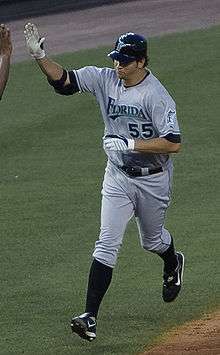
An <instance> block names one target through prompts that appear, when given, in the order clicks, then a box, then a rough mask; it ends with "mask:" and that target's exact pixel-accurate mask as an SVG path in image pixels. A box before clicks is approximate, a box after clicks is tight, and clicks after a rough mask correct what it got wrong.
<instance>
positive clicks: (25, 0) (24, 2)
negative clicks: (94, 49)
mask: <svg viewBox="0 0 220 355" xmlns="http://www.w3.org/2000/svg"><path fill="white" fill-rule="evenodd" d="M129 1H136V0H114V4H116V3H120V2H129ZM112 4H113V1H112V0H74V1H71V0H55V1H54V0H0V22H5V21H12V20H17V19H20V18H23V17H26V16H41V15H45V14H50V13H57V12H65V11H74V10H82V9H85V8H92V7H96V6H101V5H112Z"/></svg>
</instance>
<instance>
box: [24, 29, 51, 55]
mask: <svg viewBox="0 0 220 355" xmlns="http://www.w3.org/2000/svg"><path fill="white" fill-rule="evenodd" d="M24 28H25V30H24V37H25V40H26V46H27V49H28V51H29V53H30V54H31V56H32V57H34V58H35V59H42V58H44V57H45V55H46V54H45V51H44V49H43V43H44V41H45V38H44V37H43V38H41V37H40V35H39V33H38V29H37V26H36V25H34V24H33V23H30V22H29V23H27V24H26V25H25V27H24Z"/></svg>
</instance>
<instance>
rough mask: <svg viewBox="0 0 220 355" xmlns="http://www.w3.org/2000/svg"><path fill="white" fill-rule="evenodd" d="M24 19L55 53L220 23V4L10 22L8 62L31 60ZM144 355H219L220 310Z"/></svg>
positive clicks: (151, 4)
mask: <svg viewBox="0 0 220 355" xmlns="http://www.w3.org/2000/svg"><path fill="white" fill-rule="evenodd" d="M27 21H33V22H34V23H36V24H37V25H38V26H39V28H40V31H41V33H42V35H45V36H46V49H47V52H48V53H50V54H51V55H52V54H53V55H54V54H59V53H63V52H72V51H76V50H79V49H83V48H94V47H97V46H101V45H112V43H113V41H114V40H115V39H116V38H117V36H118V34H120V33H123V32H127V31H133V32H138V33H141V34H143V35H145V36H148V37H150V36H155V35H161V34H165V33H172V32H177V31H178V32H181V31H188V30H192V29H199V28H206V27H209V26H212V25H217V24H220V1H219V0H212V1H210V0H147V1H146V0H140V1H135V2H129V3H127V4H125V3H122V4H120V3H119V4H115V5H109V6H101V7H97V8H92V9H88V10H81V11H74V12H68V13H60V14H54V15H45V16H42V17H37V18H26V19H24V20H18V21H14V22H11V23H9V26H10V28H11V31H12V39H13V47H14V51H13V62H18V61H22V60H29V59H30V58H29V56H28V54H27V53H26V49H25V45H24V39H23V26H24V23H26V22H27ZM73 65H74V63H73ZM144 354H145V355H153V354H154V355H155V354H157V355H165V354H166V355H181V354H183V355H186V354H187V355H192V354H197V355H217V354H220V312H218V313H216V314H215V315H214V316H209V317H206V318H204V319H202V320H200V321H194V322H192V323H190V324H186V325H185V326H183V327H181V328H179V329H178V330H175V331H173V332H171V333H170V337H169V338H168V339H167V340H166V341H165V342H164V343H163V345H160V346H157V347H156V348H154V349H151V350H150V351H148V352H145V353H144Z"/></svg>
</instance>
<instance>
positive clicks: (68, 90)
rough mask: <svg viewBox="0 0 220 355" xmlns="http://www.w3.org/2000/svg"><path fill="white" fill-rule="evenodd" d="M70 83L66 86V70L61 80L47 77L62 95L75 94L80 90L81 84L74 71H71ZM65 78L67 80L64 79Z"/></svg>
mask: <svg viewBox="0 0 220 355" xmlns="http://www.w3.org/2000/svg"><path fill="white" fill-rule="evenodd" d="M68 73H69V78H70V84H68V85H65V86H64V82H65V81H66V77H67V73H66V71H65V70H64V71H63V75H62V77H61V79H60V80H54V81H53V80H50V79H47V80H48V82H49V84H50V85H51V86H53V88H54V90H55V92H56V93H57V94H60V95H66V96H68V95H73V94H75V93H76V92H79V91H80V89H79V86H78V84H77V80H76V76H75V74H74V72H73V71H69V72H68ZM64 79H65V80H64Z"/></svg>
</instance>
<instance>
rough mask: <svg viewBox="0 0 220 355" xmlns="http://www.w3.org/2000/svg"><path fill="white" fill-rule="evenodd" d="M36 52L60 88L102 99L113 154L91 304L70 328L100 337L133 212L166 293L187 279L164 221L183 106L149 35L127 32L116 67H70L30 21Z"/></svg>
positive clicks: (30, 44)
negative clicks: (150, 48) (158, 66)
mask: <svg viewBox="0 0 220 355" xmlns="http://www.w3.org/2000/svg"><path fill="white" fill-rule="evenodd" d="M25 38H26V43H27V48H28V50H29V52H30V54H31V55H32V56H33V57H34V58H35V59H36V61H37V63H38V65H39V67H40V68H41V70H42V72H43V73H44V74H45V75H46V76H47V80H48V82H49V84H50V85H52V86H53V87H54V89H55V91H56V92H57V93H59V94H61V95H72V94H74V93H77V92H81V93H84V92H90V93H91V94H93V95H94V96H95V97H96V99H97V101H98V103H99V106H100V109H101V113H102V116H103V121H104V125H105V132H104V137H103V147H104V150H105V152H106V154H107V157H108V162H107V167H106V170H105V176H104V181H103V188H102V208H101V228H100V235H99V238H98V240H97V242H96V244H95V249H94V252H93V261H92V264H91V267H90V273H89V280H88V288H87V298H86V305H85V312H84V313H83V314H81V315H79V316H75V317H73V318H72V321H71V328H72V331H73V332H74V333H77V334H78V335H79V336H80V337H82V338H83V339H86V340H88V341H93V340H94V339H95V338H96V323H97V315H98V311H99V307H100V304H101V301H102V299H103V297H104V295H105V293H106V291H107V289H108V287H109V285H110V282H111V279H112V272H113V268H114V266H115V264H116V261H117V256H118V252H119V249H120V246H121V245H122V241H123V235H124V232H125V229H126V226H127V223H128V221H129V220H130V219H131V218H132V217H133V216H134V217H135V219H136V222H137V227H138V230H139V235H140V241H141V245H142V247H143V248H144V249H145V250H147V251H150V252H153V253H155V254H157V255H158V256H160V257H161V258H162V260H163V263H164V266H163V287H162V297H163V300H164V301H165V302H171V301H173V300H175V298H176V297H177V295H178V293H179V291H180V288H181V283H182V277H183V268H184V256H183V254H182V253H181V252H177V251H175V248H174V243H173V238H172V236H171V234H170V233H169V231H168V230H167V229H166V228H165V227H164V219H165V213H166V210H167V207H168V206H169V203H170V198H171V185H172V173H173V166H172V161H171V158H170V154H171V153H177V152H179V150H180V140H181V139H180V130H179V126H178V122H177V117H176V106H175V102H174V100H173V99H172V97H171V96H170V95H169V93H168V92H167V90H166V89H165V87H164V86H163V85H162V84H161V83H160V81H159V80H158V79H157V78H156V77H155V76H154V75H153V73H152V72H151V71H150V70H149V69H148V68H147V64H148V56H147V41H146V39H145V38H144V37H142V36H140V35H138V34H134V33H131V32H129V33H125V34H123V35H121V36H120V37H119V38H118V40H117V42H116V44H115V48H114V50H113V51H112V52H111V53H109V57H110V58H111V59H112V60H113V65H114V68H113V69H110V68H97V67H95V66H87V67H83V68H81V69H78V70H76V69H73V70H66V69H64V68H62V67H61V66H60V65H58V64H57V63H55V62H53V61H52V60H51V59H49V58H48V57H47V56H46V54H45V51H44V49H43V47H42V44H43V42H44V40H45V38H40V36H39V34H38V30H37V27H36V26H35V25H34V24H30V23H28V24H27V25H26V26H25Z"/></svg>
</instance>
